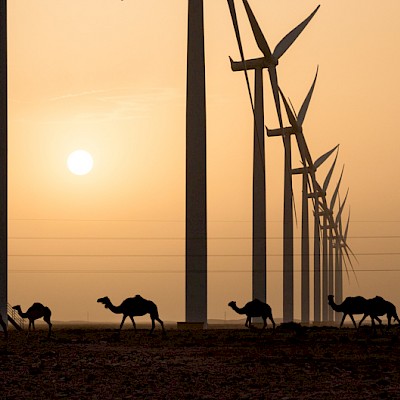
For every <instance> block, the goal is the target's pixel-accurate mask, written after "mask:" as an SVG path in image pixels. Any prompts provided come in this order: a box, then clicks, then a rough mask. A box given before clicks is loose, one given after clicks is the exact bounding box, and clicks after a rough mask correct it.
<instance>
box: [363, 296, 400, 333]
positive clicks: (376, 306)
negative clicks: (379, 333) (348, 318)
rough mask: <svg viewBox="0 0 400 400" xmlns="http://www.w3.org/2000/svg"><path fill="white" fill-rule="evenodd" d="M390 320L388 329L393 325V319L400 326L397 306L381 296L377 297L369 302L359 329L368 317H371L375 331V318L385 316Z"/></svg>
mask: <svg viewBox="0 0 400 400" xmlns="http://www.w3.org/2000/svg"><path fill="white" fill-rule="evenodd" d="M385 314H386V316H387V320H388V326H387V327H388V328H389V327H390V325H391V322H392V318H393V319H394V320H395V321H397V322H398V323H399V324H400V320H399V317H398V316H397V312H396V306H395V305H394V304H393V303H391V302H390V301H387V300H385V299H384V298H382V297H380V296H375V297H374V298H373V299H368V300H367V309H366V312H365V314H364V316H363V317H362V318H361V321H360V322H359V324H358V327H360V326H361V324H362V323H363V321H364V320H365V318H367V317H368V316H370V317H371V321H372V326H373V327H374V329H375V322H374V318H375V319H378V317H380V316H383V315H385Z"/></svg>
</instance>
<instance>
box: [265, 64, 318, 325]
mask: <svg viewBox="0 0 400 400" xmlns="http://www.w3.org/2000/svg"><path fill="white" fill-rule="evenodd" d="M317 75H318V69H317V72H316V74H315V78H314V81H313V83H312V85H311V88H310V90H309V91H308V94H307V96H306V98H305V99H304V102H303V104H302V106H301V108H300V112H299V116H296V115H295V114H294V112H293V111H292V109H291V108H290V106H289V103H288V101H287V100H286V97H285V96H284V94H283V93H282V91H280V94H281V97H282V100H283V103H284V106H285V109H286V113H287V116H288V119H289V122H290V125H291V126H290V127H288V128H284V129H283V134H284V138H285V139H286V141H284V144H285V150H286V147H288V148H289V150H288V154H286V151H285V155H286V156H288V157H290V159H289V160H288V161H287V162H288V165H287V167H289V165H290V168H291V154H290V153H291V149H290V135H292V134H294V135H295V136H296V140H297V144H298V148H299V152H300V155H301V158H302V164H303V167H302V168H298V169H295V170H292V171H291V174H290V183H289V184H286V185H285V193H284V196H285V200H286V201H285V203H286V202H290V201H291V199H292V190H291V188H292V182H291V180H292V174H302V176H303V185H302V193H303V195H302V225H301V226H302V240H301V249H302V251H301V253H302V258H301V320H302V322H309V320H310V315H309V309H310V305H309V304H310V288H309V275H310V272H309V271H310V266H309V264H310V260H309V247H310V246H309V226H308V174H309V173H310V171H311V170H312V171H315V166H314V164H313V162H312V159H311V155H310V153H309V151H308V147H307V144H306V142H305V138H304V135H303V122H304V118H305V116H306V113H307V110H308V106H309V104H310V101H311V97H312V93H313V91H314V87H315V82H316V79H317ZM281 134H282V131H281V129H274V130H269V129H268V128H267V135H268V136H281ZM285 158H286V157H285ZM285 171H286V169H285ZM285 177H286V175H285ZM289 188H290V191H289ZM284 218H285V220H284V227H285V226H287V224H290V226H289V229H291V231H292V237H293V216H292V215H290V214H287V213H285V214H284ZM286 218H289V220H288V221H287V220H286ZM289 245H290V246H291V248H292V249H293V239H292V241H291V243H289ZM285 250H286V248H285V249H284V251H285ZM285 278H286V279H285ZM289 280H291V282H290V283H289V284H286V285H284V289H283V293H284V304H285V303H286V304H287V303H288V302H293V276H289V277H288V276H287V275H284V282H285V281H286V282H288V281H289ZM288 290H291V293H288V292H287V291H288Z"/></svg>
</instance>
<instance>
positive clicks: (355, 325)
mask: <svg viewBox="0 0 400 400" xmlns="http://www.w3.org/2000/svg"><path fill="white" fill-rule="evenodd" d="M349 315H350V318H351V320H352V321H353V324H354V328H356V329H357V324H356V321H354V317H353V314H349Z"/></svg>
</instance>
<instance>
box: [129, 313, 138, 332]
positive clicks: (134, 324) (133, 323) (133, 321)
mask: <svg viewBox="0 0 400 400" xmlns="http://www.w3.org/2000/svg"><path fill="white" fill-rule="evenodd" d="M129 318H130V319H131V321H132V325H133V330H134V331H135V333H136V323H135V320H134V319H133V317H132V316H131V315H130V316H129Z"/></svg>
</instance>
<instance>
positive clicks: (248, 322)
mask: <svg viewBox="0 0 400 400" xmlns="http://www.w3.org/2000/svg"><path fill="white" fill-rule="evenodd" d="M250 325H251V318H250V317H247V318H246V322H245V324H244V326H245V327H246V328H250Z"/></svg>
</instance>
